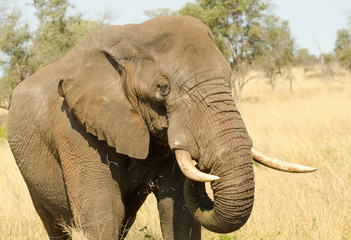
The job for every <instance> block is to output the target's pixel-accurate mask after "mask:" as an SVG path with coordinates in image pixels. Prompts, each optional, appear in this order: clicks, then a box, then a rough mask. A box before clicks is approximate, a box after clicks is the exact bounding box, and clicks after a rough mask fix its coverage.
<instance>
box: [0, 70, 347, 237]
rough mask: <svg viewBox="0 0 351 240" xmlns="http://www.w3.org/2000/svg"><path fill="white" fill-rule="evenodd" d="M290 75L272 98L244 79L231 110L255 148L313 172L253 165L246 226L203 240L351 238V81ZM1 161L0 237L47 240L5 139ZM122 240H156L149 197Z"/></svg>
mask: <svg viewBox="0 0 351 240" xmlns="http://www.w3.org/2000/svg"><path fill="white" fill-rule="evenodd" d="M293 74H294V89H293V92H290V91H289V86H288V82H285V81H280V82H279V83H278V89H277V91H276V93H275V94H272V91H271V89H270V88H269V85H268V84H266V83H265V82H264V81H265V80H264V79H257V80H255V81H253V82H250V84H249V85H248V86H246V87H245V88H244V92H243V96H244V99H243V102H241V103H240V104H238V108H239V110H240V112H241V114H242V116H243V118H244V121H245V123H246V125H247V128H248V131H249V133H250V135H251V137H252V139H253V142H254V145H255V146H256V147H258V148H260V149H261V150H263V151H265V152H267V153H269V154H271V155H274V156H275V157H279V158H281V159H284V160H288V161H291V162H295V163H300V164H305V165H308V166H313V167H317V168H318V171H317V172H314V173H309V174H289V173H282V172H277V171H275V170H271V169H267V168H265V167H263V166H261V165H257V164H255V165H254V166H255V167H254V171H255V182H256V189H255V204H254V209H253V211H252V215H251V217H250V219H249V220H248V222H247V223H246V225H245V226H244V227H242V228H241V229H240V230H239V231H237V232H234V233H231V234H226V235H224V234H222V235H221V234H214V233H211V232H209V231H207V230H203V233H202V236H203V239H342V240H346V239H351V188H350V183H351V76H350V75H343V76H341V77H338V79H336V80H335V79H334V80H322V79H319V78H313V77H306V76H305V74H304V71H303V69H294V73H293ZM0 164H1V167H0V239H45V238H47V237H46V234H45V230H44V228H43V226H42V224H41V222H40V220H39V218H38V216H37V214H36V213H35V210H34V208H33V205H32V203H31V200H30V197H29V195H28V191H27V189H26V186H25V184H24V182H23V180H22V178H21V176H20V173H19V172H18V169H17V167H16V165H15V163H14V160H13V157H12V155H11V153H10V151H9V147H8V144H7V143H6V142H5V143H2V144H1V145H0ZM67 231H68V232H73V239H75V240H82V239H84V236H83V235H82V234H80V233H79V232H77V231H76V230H74V229H69V228H68V230H67ZM127 239H162V234H161V230H160V224H159V218H158V213H157V207H156V202H155V199H154V197H153V196H150V197H149V198H148V199H147V201H146V202H145V204H144V205H143V207H142V209H141V210H140V211H139V213H138V216H137V219H136V222H135V224H134V225H133V227H132V228H131V230H130V233H129V234H128V237H127Z"/></svg>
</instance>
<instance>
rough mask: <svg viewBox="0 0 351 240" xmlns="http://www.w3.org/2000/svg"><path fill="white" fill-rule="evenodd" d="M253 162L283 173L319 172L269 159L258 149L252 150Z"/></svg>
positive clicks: (310, 168)
mask: <svg viewBox="0 0 351 240" xmlns="http://www.w3.org/2000/svg"><path fill="white" fill-rule="evenodd" d="M251 151H252V157H253V160H255V161H256V162H258V163H261V164H262V165H264V166H266V167H269V168H273V169H276V170H279V171H283V172H291V173H308V172H314V171H317V168H312V167H306V166H303V165H299V164H295V163H289V162H284V161H282V160H279V159H276V158H272V157H268V156H265V155H263V154H262V153H260V152H258V151H257V149H255V148H251Z"/></svg>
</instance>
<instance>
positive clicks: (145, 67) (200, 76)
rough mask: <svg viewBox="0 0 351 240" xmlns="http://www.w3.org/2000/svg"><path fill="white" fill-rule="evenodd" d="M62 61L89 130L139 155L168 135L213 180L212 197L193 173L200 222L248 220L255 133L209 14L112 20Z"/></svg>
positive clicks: (219, 228) (190, 199)
mask: <svg viewBox="0 0 351 240" xmlns="http://www.w3.org/2000/svg"><path fill="white" fill-rule="evenodd" d="M61 61H64V63H63V64H62V65H63V66H64V67H63V69H62V73H61V77H60V81H59V85H58V91H59V94H60V95H61V96H63V97H64V98H65V101H66V103H67V105H68V108H69V111H70V112H71V114H73V115H74V116H75V118H76V119H77V120H78V121H79V122H80V123H81V124H82V125H83V126H85V128H86V130H87V131H88V132H89V133H91V134H93V135H95V136H96V137H97V138H98V139H99V140H104V141H106V142H107V143H108V145H109V146H111V147H114V148H115V149H116V151H117V152H118V153H121V154H125V155H128V156H129V157H131V158H136V159H145V158H146V157H147V156H148V154H149V148H150V142H153V143H156V144H159V145H169V147H170V149H171V150H172V151H174V152H175V153H176V157H177V160H178V163H179V166H180V168H181V170H182V171H183V172H184V174H185V175H186V176H187V177H188V178H189V179H193V180H195V181H213V180H215V181H214V182H213V183H212V189H213V192H214V202H212V201H210V200H209V199H208V198H207V197H206V195H205V193H204V189H203V187H202V186H201V184H198V183H196V182H193V181H191V180H188V181H187V182H186V186H185V189H184V193H185V200H186V201H187V206H188V208H189V211H190V212H191V213H192V214H193V216H194V217H195V218H196V219H197V220H198V221H199V223H200V224H201V225H203V226H205V227H206V228H208V229H209V230H211V231H214V232H231V231H234V230H236V229H238V228H240V227H241V226H242V225H243V224H244V223H245V222H246V221H247V219H248V217H249V215H250V212H251V209H252V206H253V200H254V174H253V167H252V159H253V155H252V152H251V147H252V141H251V139H250V137H249V135H248V133H247V131H246V127H245V124H244V122H243V120H242V117H241V115H240V113H239V111H238V109H237V108H236V106H235V103H234V101H233V98H232V96H231V88H230V83H229V79H230V75H231V69H230V67H229V65H228V63H227V62H226V59H225V58H224V56H223V55H222V54H221V52H220V51H219V50H218V48H217V47H216V45H215V43H214V41H213V36H212V33H211V32H210V30H209V29H208V27H207V26H206V25H205V24H203V23H202V22H200V21H199V20H196V19H194V18H190V17H161V18H156V19H152V20H149V21H147V22H145V23H142V24H138V25H125V26H110V27H107V28H104V29H102V30H99V31H96V32H93V33H91V34H90V35H88V36H87V37H86V38H85V39H83V40H82V41H81V42H80V43H79V44H78V45H77V46H76V47H75V48H74V49H72V50H71V51H70V52H69V53H68V54H67V55H66V56H65V57H64V58H63V59H62V60H61ZM191 159H193V160H195V161H196V162H197V168H195V167H194V165H193V164H192V163H191Z"/></svg>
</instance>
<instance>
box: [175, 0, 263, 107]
mask: <svg viewBox="0 0 351 240" xmlns="http://www.w3.org/2000/svg"><path fill="white" fill-rule="evenodd" d="M267 7H268V2H267V1H263V0H196V2H195V3H188V4H186V5H185V6H184V7H183V8H182V9H180V10H179V14H180V15H187V16H193V17H196V18H198V19H200V20H202V21H203V22H204V23H206V24H207V25H208V26H209V28H210V29H211V31H212V32H213V34H214V38H215V42H216V44H217V46H218V48H219V49H220V50H221V51H222V53H223V54H224V55H225V57H226V58H227V60H228V62H229V63H230V65H231V68H232V71H233V74H232V86H233V92H234V95H235V98H236V100H237V101H241V95H242V94H241V92H242V89H243V87H244V86H245V85H246V84H247V83H248V81H249V80H251V78H248V77H247V74H248V72H249V70H250V68H251V67H252V61H253V59H254V58H255V56H256V54H257V43H258V39H259V36H258V32H259V31H258V29H259V23H260V19H261V17H262V15H263V13H264V12H265V10H266V9H267Z"/></svg>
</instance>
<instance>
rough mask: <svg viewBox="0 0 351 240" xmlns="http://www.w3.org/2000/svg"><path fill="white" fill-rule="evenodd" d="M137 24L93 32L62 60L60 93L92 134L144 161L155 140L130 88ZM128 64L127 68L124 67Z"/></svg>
mask: <svg viewBox="0 0 351 240" xmlns="http://www.w3.org/2000/svg"><path fill="white" fill-rule="evenodd" d="M131 28H133V26H132V25H129V26H128V25H127V26H110V27H107V28H104V29H102V30H99V31H96V32H93V33H91V34H89V35H88V36H87V37H86V38H84V39H83V40H82V41H81V42H80V43H78V44H77V46H76V47H75V48H73V49H72V50H71V51H70V52H69V53H68V54H67V55H66V56H65V57H64V58H63V59H62V60H61V61H63V66H64V69H63V71H62V75H61V78H60V82H59V86H58V91H59V94H60V95H61V96H62V97H64V98H65V100H66V102H67V105H68V108H69V111H70V113H71V114H72V115H73V116H74V117H75V118H76V119H77V120H78V121H79V122H80V124H82V125H83V126H84V127H85V128H86V130H87V132H89V133H91V134H93V135H95V136H96V137H97V138H98V139H99V140H105V141H106V142H107V143H108V145H109V146H111V147H115V148H116V151H117V152H118V153H121V154H126V155H128V156H129V157H132V158H137V159H145V158H146V157H147V155H148V151H149V143H150V136H149V132H148V129H147V127H146V124H145V122H144V120H143V118H142V116H141V114H140V111H139V109H138V107H137V103H135V102H132V101H133V99H134V100H135V99H136V98H135V96H134V97H133V96H132V97H130V96H127V94H126V89H128V88H130V86H128V84H130V82H128V81H131V79H128V76H130V75H131V73H130V71H131V68H130V67H126V66H125V65H126V62H127V61H128V59H132V58H133V48H132V47H131V46H129V45H128V44H127V39H128V35H129V34H130V32H132V31H133V29H131ZM123 65H124V66H123Z"/></svg>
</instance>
